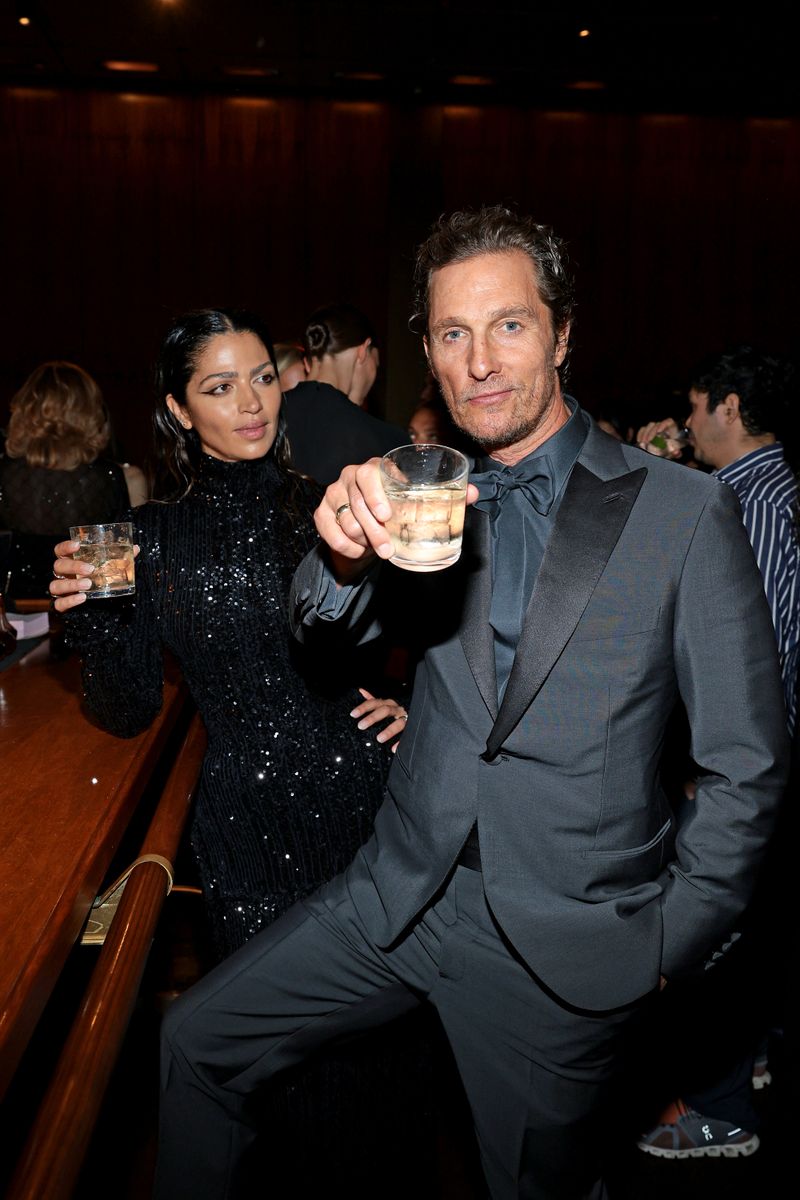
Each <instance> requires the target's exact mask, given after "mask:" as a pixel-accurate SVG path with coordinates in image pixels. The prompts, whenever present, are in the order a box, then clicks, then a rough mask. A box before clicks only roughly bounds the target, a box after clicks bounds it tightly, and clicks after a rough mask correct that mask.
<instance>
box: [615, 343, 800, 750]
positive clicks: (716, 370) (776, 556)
mask: <svg viewBox="0 0 800 1200" xmlns="http://www.w3.org/2000/svg"><path fill="white" fill-rule="evenodd" d="M789 375H790V371H789V368H788V366H787V364H785V363H782V362H780V361H779V360H778V359H776V358H772V357H770V356H768V355H765V354H759V353H758V352H757V351H755V350H752V349H751V348H750V347H749V346H742V347H739V348H738V349H736V350H733V351H732V352H730V353H728V354H721V355H717V356H716V357H715V358H713V359H709V360H708V361H707V362H705V363H704V364H703V365H702V366H701V367H700V368H699V369H698V371H697V372H696V373H695V376H694V378H693V382H692V385H691V388H690V390H689V404H690V406H691V414H690V416H689V417H688V418H687V421H686V430H687V432H688V435H689V443H690V445H691V447H692V450H693V453H694V457H695V459H696V460H697V462H699V463H703V464H704V465H706V466H709V467H712V468H713V470H712V474H713V475H715V476H716V477H717V479H721V480H722V481H723V482H724V483H727V484H729V486H730V487H732V488H733V490H734V491H735V492H736V495H737V496H738V497H739V502H740V504H741V506H742V516H743V518H744V524H745V528H746V529H747V533H748V536H749V538H750V543H751V545H752V547H753V551H754V553H755V556H756V561H757V563H758V566H759V570H760V571H761V577H762V579H763V580H764V590H765V592H766V594H767V600H768V601H769V606H770V610H771V612H772V623H773V625H774V626H775V637H776V639H777V642H778V654H779V656H780V663H781V674H782V676H783V690H784V695H785V697H786V712H787V719H788V723H789V730H790V732H792V731H793V730H794V727H795V723H796V719H797V700H798V696H797V672H798V666H800V517H799V513H800V509H799V507H798V484H797V478H796V476H795V475H794V473H793V471H792V469H791V467H790V466H789V465H788V463H787V462H786V458H785V456H784V448H783V444H782V442H781V441H780V440H779V439H780V435H781V431H782V430H783V429H785V428H787V427H788V424H789V399H788V397H789V386H788V385H789ZM680 435H681V431H680V427H679V426H678V424H677V423H676V422H675V421H674V420H673V419H672V418H667V419H666V420H664V421H654V422H651V423H650V424H649V425H644V426H643V427H642V428H641V429H640V430H639V432H638V433H637V435H636V440H637V443H638V445H639V446H641V448H642V449H643V450H648V451H649V452H650V453H651V454H656V455H659V456H660V457H666V458H678V457H680V455H681V437H680ZM653 439H655V441H654V440H653Z"/></svg>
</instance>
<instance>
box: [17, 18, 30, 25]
mask: <svg viewBox="0 0 800 1200" xmlns="http://www.w3.org/2000/svg"><path fill="white" fill-rule="evenodd" d="M19 23H20V25H30V23H31V19H30V17H20V19H19Z"/></svg>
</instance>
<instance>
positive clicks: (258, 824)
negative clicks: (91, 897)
mask: <svg viewBox="0 0 800 1200" xmlns="http://www.w3.org/2000/svg"><path fill="white" fill-rule="evenodd" d="M297 486H298V487H299V488H300V496H299V504H298V505H297V507H298V509H299V511H298V514H297V516H296V517H294V518H291V517H289V516H288V515H287V513H286V510H285V508H284V506H283V504H282V500H281V497H282V495H283V493H284V492H285V490H286V476H285V475H284V473H283V472H282V470H281V469H280V468H279V467H278V465H277V464H276V463H275V461H274V459H273V457H272V455H268V456H267V457H266V458H263V459H259V460H257V461H254V462H237V463H225V462H221V461H220V460H218V459H214V458H208V457H206V458H204V460H203V465H202V470H201V475H200V478H199V480H198V482H197V483H196V485H195V487H194V488H193V490H192V491H191V492H190V494H189V495H188V496H187V497H186V498H185V499H184V500H181V501H179V502H177V503H174V504H160V503H151V504H147V505H144V506H143V507H141V508H139V509H137V510H136V511H135V513H133V514H132V517H131V519H132V520H133V521H134V523H135V526H136V530H137V533H136V537H137V541H138V542H139V544H140V545H141V553H140V555H139V558H138V560H137V568H136V596H135V598H132V599H130V600H123V599H118V600H111V601H103V600H97V601H94V600H90V601H87V602H86V603H85V604H84V605H82V606H81V607H80V608H79V609H78V610H76V611H75V613H74V615H73V616H71V618H70V619H69V621H68V627H69V628H68V637H69V640H70V642H71V643H72V644H73V645H75V646H76V647H77V648H78V650H79V652H80V654H81V657H82V660H83V683H84V689H85V693H86V699H87V702H88V705H89V707H90V709H91V711H92V712H93V714H94V715H95V716H96V717H97V719H98V720H99V721H100V723H101V724H102V725H103V726H104V727H105V728H107V729H109V730H110V731H111V732H113V733H116V734H118V735H120V736H123V737H130V736H133V735H135V734H136V733H138V732H139V731H140V730H142V729H143V728H145V727H146V726H147V725H148V724H149V723H150V722H151V721H152V719H153V717H154V716H155V715H156V713H157V712H158V710H159V707H160V705H161V694H162V649H163V647H165V646H166V647H168V648H169V649H170V650H171V651H172V652H173V654H174V655H175V657H176V658H177V660H178V661H179V663H180V665H181V669H182V671H183V674H184V677H185V679H186V682H187V685H188V687H189V689H190V691H191V694H192V696H193V698H194V700H195V703H196V704H197V707H198V709H199V711H200V713H201V715H202V717H203V720H204V722H205V725H206V728H207V731H208V752H207V754H206V757H205V761H204V764H203V772H202V780H201V785H200V788H199V791H198V795H197V798H196V801H195V808H194V814H193V818H192V824H191V841H192V846H193V850H194V853H195V857H196V861H197V865H198V870H199V874H200V877H201V882H202V885H203V890H204V892H205V895H206V898H207V901H208V908H209V915H210V920H211V927H212V933H213V936H214V939H215V942H216V945H217V949H218V950H219V952H220V953H221V954H228V953H230V952H231V951H232V950H234V949H236V948H237V947H238V946H240V945H241V944H242V943H243V942H245V941H246V940H247V939H248V938H249V937H250V936H252V934H254V933H255V932H256V931H257V930H258V929H259V928H260V927H261V926H262V925H264V924H267V923H269V922H270V921H272V920H273V919H274V918H275V917H276V916H278V915H280V914H281V913H282V912H284V911H285V910H286V909H288V908H289V907H290V906H291V905H292V904H293V903H294V902H295V901H296V900H297V899H299V898H300V897H302V896H305V895H308V894H309V893H310V892H312V891H313V890H314V889H315V888H316V887H318V886H319V885H320V884H321V883H323V882H325V881H326V880H328V879H330V878H332V876H333V875H335V874H336V873H337V872H339V871H341V870H343V869H344V868H345V867H346V866H347V865H348V863H349V862H350V860H351V859H352V857H353V856H354V854H355V852H356V850H357V849H358V847H359V846H360V845H361V844H362V843H363V842H364V841H365V840H366V839H367V837H368V836H369V833H370V828H371V823H372V818H373V816H374V814H375V811H376V809H377V807H378V804H379V803H380V799H381V795H382V788H383V782H384V777H385V773H386V771H387V769H388V763H389V754H388V751H387V749H386V748H385V747H384V746H382V745H381V744H380V743H378V742H376V741H375V738H374V735H373V734H372V733H371V731H369V730H368V731H366V732H363V731H360V730H359V729H358V728H357V727H356V722H355V721H354V720H353V719H352V717H350V715H349V713H350V711H351V710H352V708H353V707H354V706H355V705H356V704H357V703H359V701H360V699H361V697H360V696H359V695H358V692H357V690H356V686H355V685H356V684H363V685H364V686H368V682H367V680H366V679H365V678H361V677H356V675H355V671H356V670H357V669H358V668H357V667H354V663H353V661H352V654H351V655H350V661H349V663H348V664H347V665H345V664H344V663H343V662H339V661H337V660H336V659H330V660H326V662H324V663H320V662H318V661H313V662H312V661H303V658H302V654H303V651H302V650H301V648H300V647H298V646H297V645H296V643H295V642H294V641H293V639H292V638H291V635H290V633H289V628H288V622H287V613H286V606H287V597H288V594H289V585H290V582H291V578H292V575H293V573H294V570H295V567H296V566H297V564H298V562H299V561H300V559H301V558H302V557H303V555H304V554H305V553H306V551H307V550H308V549H309V548H310V546H311V545H312V544H313V542H314V540H315V539H316V534H315V531H314V527H313V522H312V519H311V512H312V510H313V508H314V506H315V504H316V495H315V493H314V491H313V490H312V487H311V485H309V484H305V483H303V482H302V481H298V485H297ZM365 669H366V668H365ZM345 672H346V674H345Z"/></svg>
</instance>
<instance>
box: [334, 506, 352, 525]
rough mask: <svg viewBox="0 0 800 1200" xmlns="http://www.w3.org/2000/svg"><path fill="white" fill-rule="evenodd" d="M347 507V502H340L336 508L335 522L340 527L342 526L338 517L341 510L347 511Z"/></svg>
mask: <svg viewBox="0 0 800 1200" xmlns="http://www.w3.org/2000/svg"><path fill="white" fill-rule="evenodd" d="M349 507H350V505H349V504H340V505H339V507H338V508H337V510H336V524H337V525H338V526H339V528H340V529H341V527H342V522H341V520H340V517H341V515H342V513H343V512H347V510H348V508H349Z"/></svg>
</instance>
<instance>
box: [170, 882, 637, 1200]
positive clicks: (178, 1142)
mask: <svg viewBox="0 0 800 1200" xmlns="http://www.w3.org/2000/svg"><path fill="white" fill-rule="evenodd" d="M354 870H359V864H358V860H356V863H354V864H353V866H352V867H351V868H350V872H352V871H354ZM350 872H348V873H346V874H344V875H341V876H338V877H337V878H336V879H334V880H333V881H332V882H331V883H329V884H326V885H325V887H323V888H322V889H321V890H320V891H319V892H317V893H316V894H315V895H314V896H313V897H311V898H310V899H309V900H305V901H302V902H301V903H300V904H298V905H296V906H295V907H294V908H293V909H292V910H291V911H290V912H289V913H287V914H286V915H285V916H284V917H282V918H280V919H279V920H278V921H276V922H275V923H274V924H273V925H271V926H270V927H269V928H268V929H266V930H264V931H263V932H261V933H259V934H257V935H256V936H255V937H254V938H253V939H252V940H251V941H250V942H248V943H247V944H246V945H245V946H243V947H242V948H241V950H239V951H237V952H236V953H235V954H234V955H232V956H231V958H229V959H227V960H226V961H225V962H223V963H222V964H221V965H220V966H219V967H217V968H216V969H215V970H214V971H213V972H211V974H209V975H208V976H207V977H206V978H204V979H203V980H201V981H200V983H198V984H196V985H195V986H194V987H193V988H191V990H190V991H189V992H187V993H186V995H185V996H183V997H182V998H181V999H180V1000H178V1001H177V1002H176V1003H175V1005H174V1006H173V1007H172V1008H171V1009H170V1011H169V1013H168V1014H167V1017H166V1020H165V1024H164V1034H163V1040H164V1044H163V1066H162V1106H161V1142H160V1152H159V1165H158V1173H157V1183H156V1196H157V1197H158V1200H184V1198H185V1200H222V1198H223V1197H225V1198H228V1197H230V1198H233V1197H235V1196H237V1195H238V1194H239V1193H238V1191H237V1186H236V1176H237V1167H238V1165H239V1163H240V1161H241V1159H242V1157H243V1155H244V1154H245V1152H246V1150H247V1148H248V1146H249V1145H250V1143H251V1142H252V1141H253V1139H254V1138H255V1136H256V1126H257V1096H258V1092H259V1089H261V1088H263V1086H264V1085H265V1084H266V1083H267V1082H268V1081H269V1080H270V1079H271V1078H272V1077H273V1076H274V1075H276V1073H277V1072H279V1071H281V1070H283V1069H286V1068H288V1067H291V1066H293V1065H296V1064H298V1063H301V1062H304V1061H305V1060H306V1059H307V1058H308V1057H309V1056H310V1055H311V1054H313V1052H314V1051H315V1050H316V1049H318V1048H320V1047H322V1046H324V1045H328V1044H330V1043H331V1042H332V1041H334V1040H336V1039H340V1038H345V1037H347V1036H350V1035H353V1034H354V1033H356V1032H361V1031H364V1030H367V1029H369V1028H371V1027H374V1026H376V1025H379V1024H382V1023H384V1022H385V1021H387V1020H390V1019H391V1018H393V1017H394V1016H397V1015H399V1014H400V1013H401V1012H404V1011H407V1010H408V1009H409V1008H410V1007H412V1006H414V1005H416V1004H417V1003H419V1002H420V1001H421V1000H427V1001H429V1002H430V1003H431V1004H433V1005H434V1006H435V1008H436V1009H437V1011H438V1014H439V1017H440V1019H441V1022H442V1025H443V1027H444V1030H445V1033H446V1035H447V1037H448V1039H449V1041H450V1044H451V1046H452V1048H453V1052H454V1054H455V1058H456V1062H457V1064H458V1069H459V1072H460V1074H461V1078H462V1081H463V1084H464V1087H465V1090H466V1093H467V1097H468V1099H469V1103H470V1106H471V1109H472V1114H473V1118H474V1122H475V1128H476V1131H477V1136H478V1143H479V1148H480V1153H481V1159H482V1164H483V1170H484V1173H485V1176H486V1180H487V1184H488V1190H489V1193H490V1194H491V1196H492V1198H493V1200H518V1198H524V1200H584V1198H586V1197H590V1196H591V1197H599V1196H602V1195H604V1192H603V1190H602V1185H601V1184H600V1183H599V1182H598V1173H599V1172H598V1168H597V1164H596V1159H595V1157H594V1153H593V1147H592V1130H593V1125H594V1122H593V1116H594V1114H595V1112H596V1110H597V1107H598V1105H599V1103H600V1102H601V1100H602V1095H603V1091H604V1087H605V1085H606V1084H607V1082H608V1080H609V1078H610V1076H611V1074H612V1070H613V1066H614V1061H615V1057H616V1051H617V1045H618V1041H619V1037H620V1035H621V1033H622V1030H623V1028H624V1026H625V1025H626V1023H627V1021H628V1019H629V1016H630V1012H629V1011H628V1010H626V1011H624V1012H623V1011H620V1012H614V1013H589V1012H583V1011H577V1010H575V1009H572V1008H570V1007H568V1006H566V1005H565V1004H563V1003H561V1002H559V1001H558V999H557V998H556V997H554V996H553V995H552V994H551V993H549V992H548V991H547V990H546V989H545V988H543V987H542V986H541V984H539V983H538V982H537V981H536V979H535V977H534V976H533V975H532V974H531V973H530V972H529V971H528V970H527V968H526V967H525V966H524V965H523V964H522V963H521V962H520V960H519V959H518V958H517V957H516V956H515V954H514V952H513V950H511V949H510V948H509V947H508V945H507V943H506V942H505V941H504V939H503V936H502V934H501V933H500V932H499V930H498V927H497V925H496V923H495V921H494V919H493V917H492V914H491V912H490V910H489V908H488V906H487V903H486V900H485V898H484V893H483V877H482V875H481V874H480V872H478V871H472V870H468V869H467V868H465V867H457V868H456V870H455V872H454V874H453V876H452V877H451V879H450V880H449V882H448V884H447V886H446V888H445V889H444V891H443V893H442V894H441V895H440V897H439V898H438V899H437V900H436V901H435V902H434V903H433V904H432V905H431V906H430V907H429V908H428V909H427V910H426V911H425V913H424V914H423V916H422V917H421V918H420V919H419V920H418V921H417V923H416V924H415V925H414V927H413V928H412V929H411V931H410V932H409V933H408V934H406V935H405V936H404V937H403V939H402V940H401V941H400V943H399V944H397V945H396V946H394V947H393V948H392V949H391V950H388V951H387V950H380V949H378V948H377V947H376V946H375V945H374V944H373V943H372V942H371V940H370V938H369V936H368V935H367V933H366V930H365V928H364V925H363V923H362V921H361V919H360V917H359V914H358V912H357V911H356V908H355V906H354V904H353V902H352V900H351V897H350V894H349V891H348V886H347V881H348V877H349V874H350ZM376 902H377V897H376ZM379 1102H380V1098H379V1097H376V1103H379ZM266 1134H267V1136H268V1131H266ZM397 1152H398V1155H401V1154H402V1153H403V1148H402V1146H398V1148H397ZM309 1153H313V1147H309ZM387 1169H388V1170H391V1164H387ZM331 1183H332V1188H333V1190H337V1184H338V1188H339V1189H340V1190H342V1189H344V1190H346V1186H347V1181H346V1180H341V1181H333V1180H332V1181H331ZM260 1190H261V1195H262V1196H266V1197H268V1196H269V1195H270V1189H269V1179H268V1178H264V1179H263V1180H262V1181H261V1189H260ZM380 1193H381V1187H380V1181H379V1180H376V1185H375V1195H376V1196H377V1195H380ZM276 1200H278V1198H277V1197H276Z"/></svg>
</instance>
